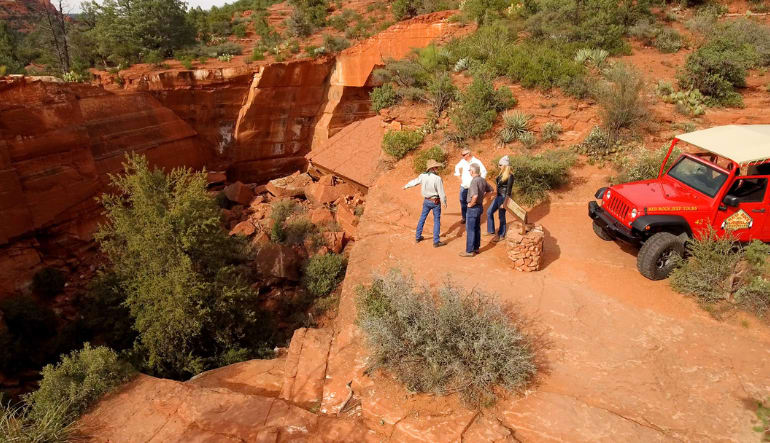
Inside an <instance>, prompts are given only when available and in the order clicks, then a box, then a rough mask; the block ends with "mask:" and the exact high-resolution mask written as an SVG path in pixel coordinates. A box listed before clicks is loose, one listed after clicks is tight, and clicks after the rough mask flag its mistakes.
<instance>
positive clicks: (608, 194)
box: [604, 189, 610, 200]
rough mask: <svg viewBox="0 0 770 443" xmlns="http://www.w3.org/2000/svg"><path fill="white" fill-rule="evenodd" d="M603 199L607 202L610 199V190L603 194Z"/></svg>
mask: <svg viewBox="0 0 770 443" xmlns="http://www.w3.org/2000/svg"><path fill="white" fill-rule="evenodd" d="M604 198H606V199H607V200H609V199H610V190H609V189H607V193H606V194H604Z"/></svg>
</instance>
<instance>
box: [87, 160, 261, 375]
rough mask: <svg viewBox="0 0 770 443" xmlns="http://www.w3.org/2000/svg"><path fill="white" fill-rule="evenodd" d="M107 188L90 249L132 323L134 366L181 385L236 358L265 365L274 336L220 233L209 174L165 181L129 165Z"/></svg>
mask: <svg viewBox="0 0 770 443" xmlns="http://www.w3.org/2000/svg"><path fill="white" fill-rule="evenodd" d="M111 182H112V186H113V188H112V189H115V190H116V193H115V194H105V195H103V196H102V197H101V199H100V200H101V203H102V204H103V206H104V208H105V215H106V219H107V223H106V224H104V225H101V226H100V229H99V231H98V232H97V234H96V239H97V241H98V242H99V245H100V247H101V250H102V251H103V252H104V253H105V254H106V256H107V258H108V259H109V261H110V263H111V269H110V271H111V272H113V273H114V274H115V275H116V276H117V278H118V279H119V281H120V289H121V291H122V292H123V293H124V294H125V297H126V299H125V305H126V306H127V307H128V308H129V310H130V312H131V317H132V318H133V319H134V329H135V330H136V331H137V332H138V339H137V341H136V343H135V346H134V352H135V354H136V355H137V356H139V357H140V358H139V360H140V361H137V364H138V365H141V366H142V368H143V370H146V371H150V372H152V373H153V374H157V375H161V376H165V377H175V378H187V377H189V376H191V375H195V374H197V373H199V372H201V371H203V370H206V369H210V368H214V367H218V365H219V364H220V363H221V362H222V361H223V360H222V359H223V358H224V357H225V356H227V355H230V354H231V353H232V352H233V351H234V350H235V351H240V350H245V351H246V354H247V355H249V356H253V357H257V356H260V355H266V349H267V347H268V344H267V343H268V342H267V341H268V339H269V337H270V334H272V331H269V330H266V329H267V324H266V322H265V320H264V319H262V318H260V316H261V312H260V311H258V310H257V309H256V308H255V306H256V305H257V299H258V295H257V294H256V293H255V292H254V291H253V290H252V289H251V287H250V286H249V285H250V281H249V271H248V266H246V263H248V260H249V256H248V254H247V253H246V249H245V244H244V243H243V241H242V240H241V239H239V238H238V237H231V236H229V235H228V234H227V232H226V231H225V230H224V229H223V228H222V225H221V210H220V209H219V208H218V207H217V205H216V203H215V202H214V200H213V199H212V198H210V197H209V196H208V194H207V193H206V177H205V174H203V173H193V172H192V171H190V170H187V169H175V170H173V171H171V172H170V173H169V174H168V175H166V174H165V173H164V172H163V171H161V170H159V169H150V167H149V166H148V163H147V160H146V159H145V158H143V157H140V156H136V155H132V156H128V157H127V158H126V162H125V163H124V171H123V174H121V175H113V176H111ZM268 354H269V353H268Z"/></svg>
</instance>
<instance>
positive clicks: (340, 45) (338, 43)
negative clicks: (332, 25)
mask: <svg viewBox="0 0 770 443" xmlns="http://www.w3.org/2000/svg"><path fill="white" fill-rule="evenodd" d="M323 45H324V48H326V50H327V51H328V52H340V51H342V50H343V49H345V48H347V47H349V46H350V42H349V41H348V40H347V39H346V38H345V37H337V36H333V35H329V34H324V40H323Z"/></svg>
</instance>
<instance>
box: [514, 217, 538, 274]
mask: <svg viewBox="0 0 770 443" xmlns="http://www.w3.org/2000/svg"><path fill="white" fill-rule="evenodd" d="M544 239H545V234H544V232H543V227H542V226H540V225H535V224H526V225H522V224H519V225H518V226H516V224H514V225H513V226H511V229H509V230H508V233H507V234H506V236H505V243H506V246H507V250H508V258H510V259H511V261H513V269H515V270H517V271H521V272H533V271H539V270H540V265H541V263H542V259H543V240H544Z"/></svg>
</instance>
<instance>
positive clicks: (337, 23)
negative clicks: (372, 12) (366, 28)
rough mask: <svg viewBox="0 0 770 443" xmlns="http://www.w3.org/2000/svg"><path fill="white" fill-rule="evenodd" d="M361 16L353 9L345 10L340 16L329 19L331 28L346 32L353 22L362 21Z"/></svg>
mask: <svg viewBox="0 0 770 443" xmlns="http://www.w3.org/2000/svg"><path fill="white" fill-rule="evenodd" d="M360 19H361V15H360V14H359V13H357V12H356V11H354V10H352V9H347V8H346V9H343V10H342V11H341V12H340V13H339V14H337V15H334V16H332V17H330V18H329V20H328V22H329V26H331V27H332V28H334V29H336V30H337V31H340V32H345V30H346V29H348V25H349V24H350V22H352V21H353V20H360Z"/></svg>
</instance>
